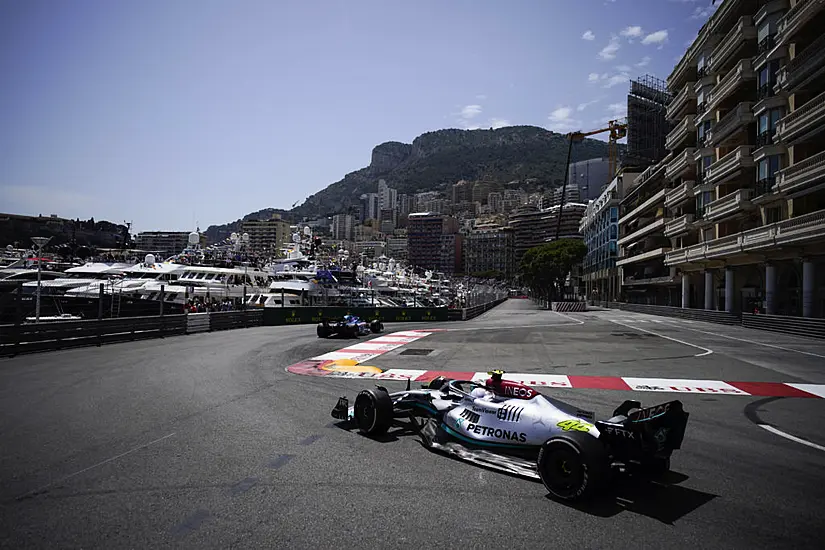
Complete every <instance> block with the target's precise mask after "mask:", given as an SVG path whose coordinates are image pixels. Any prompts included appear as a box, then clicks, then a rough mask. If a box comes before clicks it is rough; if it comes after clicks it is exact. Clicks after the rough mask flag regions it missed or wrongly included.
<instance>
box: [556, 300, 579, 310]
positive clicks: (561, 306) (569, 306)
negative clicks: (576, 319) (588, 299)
mask: <svg viewBox="0 0 825 550" xmlns="http://www.w3.org/2000/svg"><path fill="white" fill-rule="evenodd" d="M553 311H587V303H585V302H553Z"/></svg>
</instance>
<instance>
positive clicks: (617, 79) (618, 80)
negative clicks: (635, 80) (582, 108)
mask: <svg viewBox="0 0 825 550" xmlns="http://www.w3.org/2000/svg"><path fill="white" fill-rule="evenodd" d="M629 80H630V77H629V76H628V75H627V73H622V74H614V75H613V76H611V77H610V78H608V79H607V82H605V84H604V86H603V87H604V88H612V87H613V86H618V85H619V84H624V83H625V82H628V81H629Z"/></svg>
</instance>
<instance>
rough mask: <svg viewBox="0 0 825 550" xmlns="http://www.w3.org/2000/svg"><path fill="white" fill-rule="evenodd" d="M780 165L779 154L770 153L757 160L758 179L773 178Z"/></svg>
mask: <svg viewBox="0 0 825 550" xmlns="http://www.w3.org/2000/svg"><path fill="white" fill-rule="evenodd" d="M781 167H782V159H781V156H780V155H772V156H770V157H765V158H763V159H762V160H760V161H759V164H758V174H759V175H758V176H757V177H758V179H759V181H765V180H768V179H773V177H774V175H775V174H776V172H777V171H778V170H779V169H780V168H781Z"/></svg>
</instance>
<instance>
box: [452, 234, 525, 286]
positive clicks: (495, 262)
mask: <svg viewBox="0 0 825 550" xmlns="http://www.w3.org/2000/svg"><path fill="white" fill-rule="evenodd" d="M513 267H514V266H513V230H512V229H510V228H509V227H503V226H500V225H497V224H491V225H477V226H475V227H474V228H472V229H470V230H469V231H468V232H467V234H466V235H465V236H464V273H465V274H466V275H473V274H482V273H485V274H489V273H493V272H495V273H497V274H500V275H501V276H503V277H506V278H510V277H512V276H513Z"/></svg>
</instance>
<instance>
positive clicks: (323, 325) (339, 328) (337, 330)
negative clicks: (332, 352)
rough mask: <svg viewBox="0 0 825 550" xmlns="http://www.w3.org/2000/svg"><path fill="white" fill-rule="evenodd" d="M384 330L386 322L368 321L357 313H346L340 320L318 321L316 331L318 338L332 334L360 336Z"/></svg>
mask: <svg viewBox="0 0 825 550" xmlns="http://www.w3.org/2000/svg"><path fill="white" fill-rule="evenodd" d="M383 330H384V323H382V322H381V321H380V320H379V319H373V320H372V321H369V322H367V321H364V320H363V319H361V318H360V317H357V316H355V315H344V317H343V318H342V319H341V320H340V321H331V320H329V319H324V320H323V321H321V322H320V323H318V328H317V330H316V332H317V333H318V338H329V337H330V336H344V337H347V338H358V337H359V336H364V335H367V334H377V333H379V332H381V331H383Z"/></svg>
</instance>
